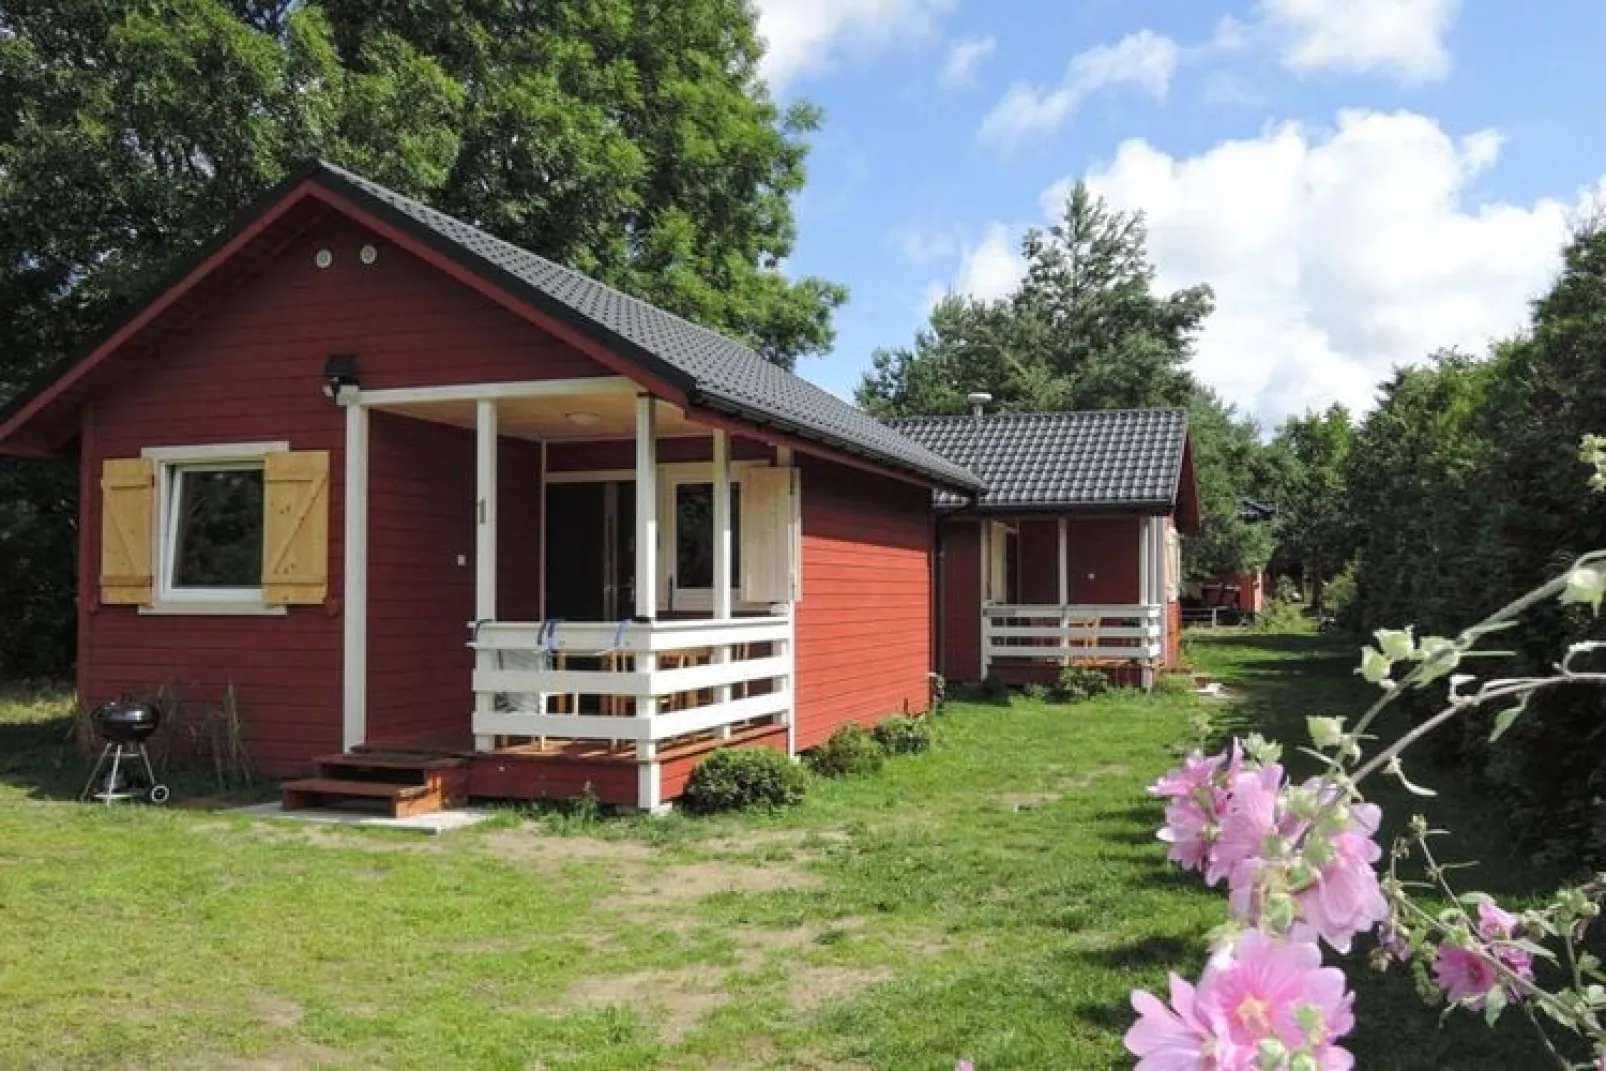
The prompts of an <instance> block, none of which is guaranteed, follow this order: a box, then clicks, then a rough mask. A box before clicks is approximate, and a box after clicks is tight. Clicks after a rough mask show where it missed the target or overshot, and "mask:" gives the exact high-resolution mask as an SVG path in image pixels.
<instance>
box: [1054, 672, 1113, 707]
mask: <svg viewBox="0 0 1606 1071" xmlns="http://www.w3.org/2000/svg"><path fill="white" fill-rule="evenodd" d="M1109 690H1110V677H1109V674H1107V673H1105V672H1104V671H1103V670H1102V669H1098V668H1095V667H1093V666H1066V667H1065V668H1064V669H1062V670H1060V677H1059V680H1058V681H1056V682H1055V684H1054V699H1055V701H1056V702H1060V703H1080V702H1082V701H1083V700H1086V699H1092V698H1093V697H1094V696H1098V695H1103V694H1104V693H1105V692H1107V691H1109Z"/></svg>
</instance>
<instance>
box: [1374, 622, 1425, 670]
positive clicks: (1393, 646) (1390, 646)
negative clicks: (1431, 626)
mask: <svg viewBox="0 0 1606 1071" xmlns="http://www.w3.org/2000/svg"><path fill="white" fill-rule="evenodd" d="M1372 635H1374V636H1376V637H1377V647H1378V650H1380V651H1382V652H1383V657H1385V658H1387V659H1389V660H1390V661H1391V662H1404V661H1405V660H1406V659H1408V658H1410V657H1412V656H1413V655H1414V654H1416V637H1415V636H1414V635H1412V634H1411V627H1410V626H1409V625H1407V626H1406V627H1405V628H1400V629H1394V628H1380V629H1378V630H1377V631H1376V632H1374V633H1373V634H1372Z"/></svg>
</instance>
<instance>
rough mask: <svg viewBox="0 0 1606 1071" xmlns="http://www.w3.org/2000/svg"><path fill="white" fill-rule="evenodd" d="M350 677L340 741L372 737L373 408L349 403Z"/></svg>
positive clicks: (351, 743) (348, 743) (346, 609)
mask: <svg viewBox="0 0 1606 1071" xmlns="http://www.w3.org/2000/svg"><path fill="white" fill-rule="evenodd" d="M345 521H346V524H345V527H346V531H345V570H344V573H345V598H344V603H343V607H342V612H343V615H344V621H343V630H344V638H343V641H342V643H343V645H344V652H343V658H342V663H343V666H344V677H343V681H342V690H341V716H340V725H341V729H340V743H341V748H342V749H343V750H349V749H351V748H354V747H356V746H357V745H358V744H361V743H363V742H365V741H366V740H367V738H368V410H366V409H364V408H363V407H362V406H360V405H348V406H346V501H345Z"/></svg>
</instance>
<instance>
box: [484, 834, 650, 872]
mask: <svg viewBox="0 0 1606 1071" xmlns="http://www.w3.org/2000/svg"><path fill="white" fill-rule="evenodd" d="M477 847H478V848H480V849H481V850H482V851H484V852H485V853H486V854H487V855H494V856H496V857H497V858H498V859H504V860H506V861H507V862H510V863H517V864H519V865H520V866H529V867H534V868H536V869H545V868H548V867H551V868H561V867H562V866H564V865H565V864H567V863H609V864H631V863H635V864H645V863H647V862H649V861H650V860H651V859H652V858H653V856H654V855H655V854H656V853H657V852H656V849H654V848H652V847H651V846H650V845H646V844H640V843H638V842H636V841H630V840H603V839H602V838H600V837H554V836H552V835H550V834H547V833H540V832H537V831H535V830H533V829H504V830H498V831H496V832H494V833H489V834H487V835H486V836H485V837H484V838H483V839H482V840H481V841H480V842H479V844H478V845H477Z"/></svg>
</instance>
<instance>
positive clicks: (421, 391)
mask: <svg viewBox="0 0 1606 1071" xmlns="http://www.w3.org/2000/svg"><path fill="white" fill-rule="evenodd" d="M639 389H640V388H639V387H637V386H636V384H635V383H634V382H633V381H632V380H630V379H627V378H625V377H624V376H584V377H581V378H578V379H532V380H526V381H522V382H514V383H463V384H456V385H453V386H449V387H392V388H389V389H382V390H363V391H358V392H357V404H358V405H367V406H376V405H428V404H431V403H435V402H478V401H485V400H488V399H502V398H571V397H578V396H584V395H588V394H633V393H635V392H636V391H637V390H639Z"/></svg>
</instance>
